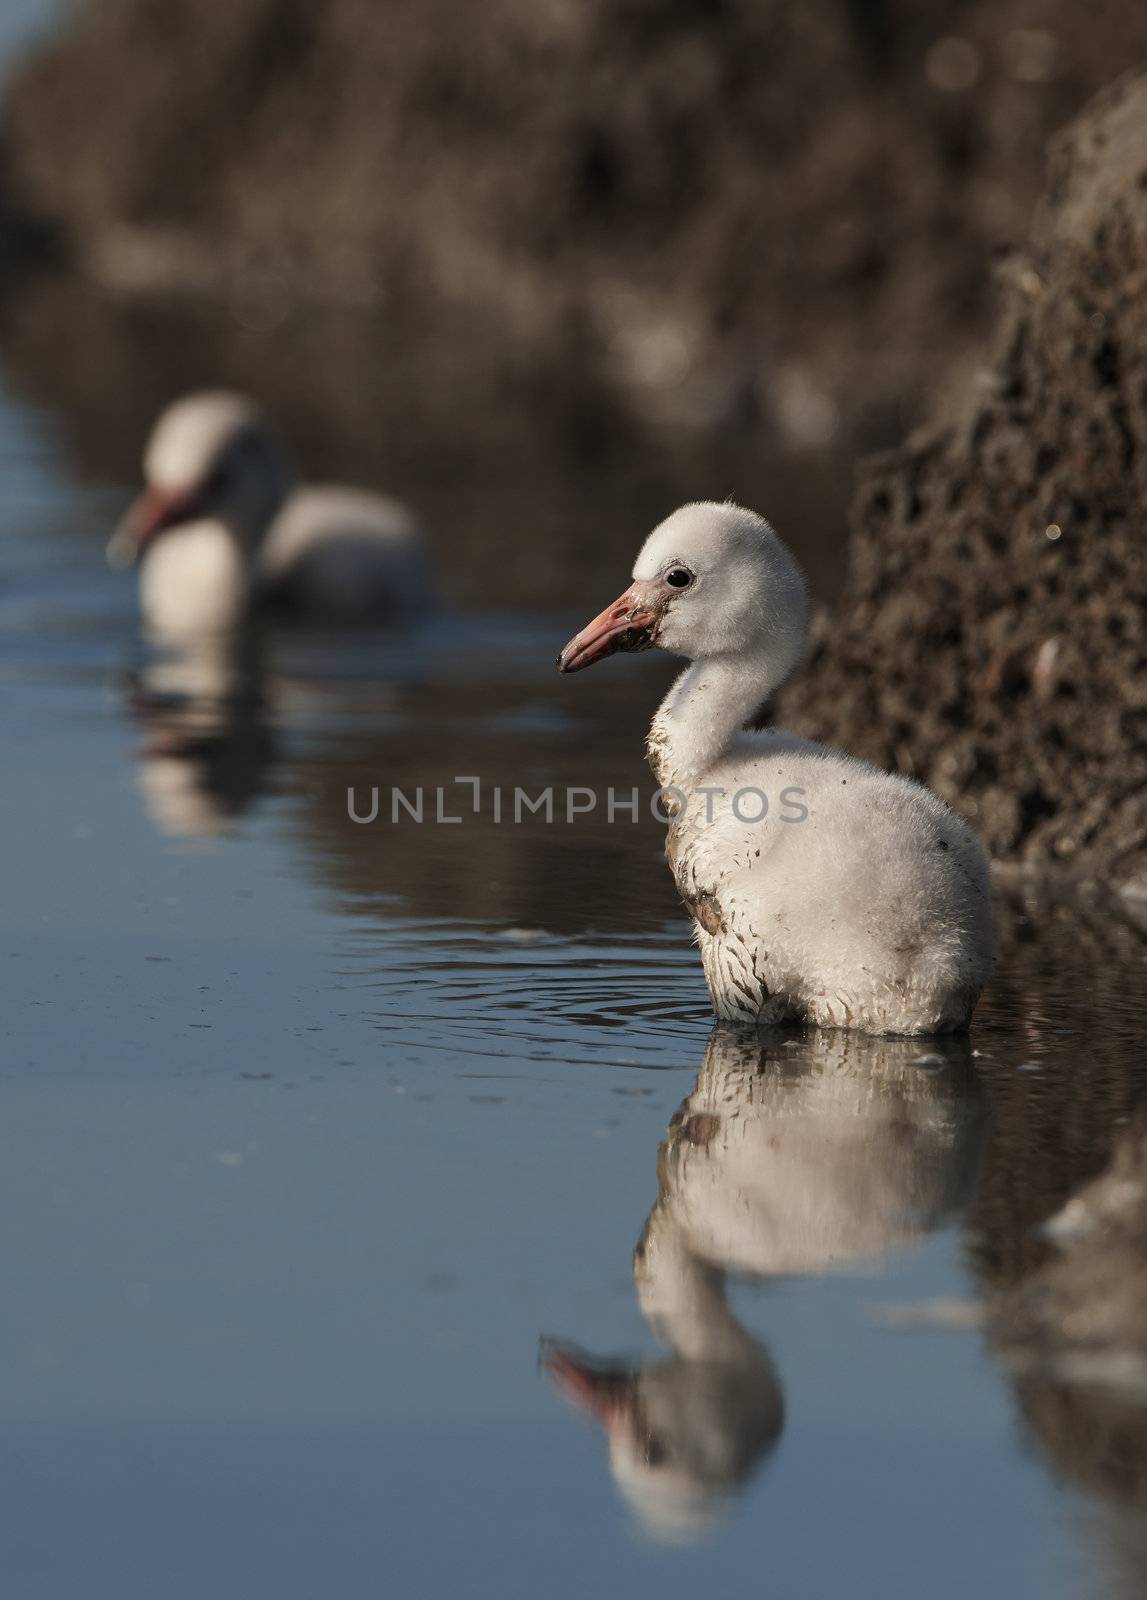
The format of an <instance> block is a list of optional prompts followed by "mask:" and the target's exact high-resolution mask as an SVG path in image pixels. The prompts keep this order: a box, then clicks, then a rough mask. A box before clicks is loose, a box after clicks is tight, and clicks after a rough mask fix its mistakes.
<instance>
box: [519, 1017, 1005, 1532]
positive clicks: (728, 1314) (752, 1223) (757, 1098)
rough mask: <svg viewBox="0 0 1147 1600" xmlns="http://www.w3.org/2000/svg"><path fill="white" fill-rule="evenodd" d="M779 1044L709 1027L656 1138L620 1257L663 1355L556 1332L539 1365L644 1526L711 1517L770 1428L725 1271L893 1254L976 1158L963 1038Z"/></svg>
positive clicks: (955, 1199)
mask: <svg viewBox="0 0 1147 1600" xmlns="http://www.w3.org/2000/svg"><path fill="white" fill-rule="evenodd" d="M802 1043H803V1044H804V1048H803V1049H802V1051H801V1052H799V1053H797V1052H795V1051H789V1050H785V1051H778V1050H774V1049H771V1048H770V1045H769V1044H768V1042H764V1041H762V1040H761V1039H760V1038H758V1037H756V1036H746V1035H745V1034H744V1033H743V1032H740V1031H733V1030H729V1029H724V1028H721V1027H718V1028H717V1029H716V1030H715V1031H714V1033H713V1035H712V1037H711V1039H710V1041H709V1046H708V1049H707V1051H706V1054H705V1061H704V1064H703V1066H702V1068H701V1071H700V1073H699V1074H698V1077H697V1082H696V1085H695V1086H694V1089H693V1092H692V1094H691V1095H690V1096H689V1098H688V1099H687V1100H686V1101H685V1102H684V1104H683V1105H682V1106H681V1108H680V1110H679V1111H678V1112H677V1114H676V1116H675V1117H674V1118H673V1121H672V1123H671V1124H670V1127H669V1133H668V1137H667V1138H666V1140H665V1142H664V1143H663V1144H662V1145H661V1147H660V1150H659V1152H658V1161H657V1178H658V1197H657V1202H656V1204H655V1205H654V1207H653V1210H652V1211H651V1213H650V1215H649V1219H648V1221H647V1223H646V1226H645V1233H644V1235H643V1237H642V1240H641V1243H640V1244H639V1245H638V1247H637V1250H636V1252H635V1256H634V1269H633V1275H634V1282H635V1284H636V1287H637V1295H638V1301H639V1303H640V1306H641V1310H642V1314H643V1315H644V1316H645V1317H646V1318H647V1319H648V1320H649V1322H650V1324H651V1326H652V1327H653V1328H654V1330H655V1331H656V1333H657V1334H658V1336H659V1337H660V1338H661V1339H663V1340H664V1342H665V1343H667V1344H668V1345H669V1347H670V1349H671V1350H672V1355H671V1356H670V1357H669V1358H668V1359H667V1360H662V1361H655V1362H648V1361H647V1362H642V1363H640V1364H639V1365H636V1366H625V1365H622V1364H619V1363H616V1362H614V1363H603V1362H598V1361H596V1360H593V1359H592V1358H590V1357H588V1356H586V1355H585V1354H584V1353H582V1352H580V1351H577V1350H575V1349H574V1348H573V1347H571V1346H569V1345H565V1344H560V1343H558V1342H556V1341H552V1340H550V1341H546V1342H544V1344H543V1351H542V1356H543V1362H544V1364H545V1366H546V1369H547V1370H548V1372H549V1374H550V1376H551V1377H552V1378H553V1380H554V1382H555V1383H556V1384H557V1386H558V1387H559V1388H560V1389H561V1390H562V1392H563V1393H564V1394H565V1395H567V1396H568V1398H569V1399H570V1400H572V1401H573V1402H574V1403H575V1404H577V1405H579V1406H581V1407H582V1408H583V1409H585V1410H587V1411H589V1412H590V1413H592V1414H593V1415H594V1416H596V1417H597V1418H598V1419H599V1420H600V1422H601V1423H602V1424H603V1426H604V1427H605V1430H606V1432H607V1434H608V1436H609V1447H610V1466H611V1469H612V1471H613V1473H614V1476H615V1478H616V1480H617V1482H618V1485H619V1487H620V1488H621V1490H622V1492H623V1493H624V1494H625V1495H626V1496H627V1498H628V1499H630V1500H631V1501H632V1503H633V1504H634V1506H635V1507H636V1509H637V1511H638V1513H639V1514H640V1516H641V1517H642V1519H643V1520H644V1521H645V1522H646V1523H647V1524H648V1525H649V1526H650V1527H651V1528H652V1529H654V1530H657V1531H660V1532H664V1533H668V1534H671V1535H678V1536H683V1535H687V1534H689V1533H690V1532H692V1531H696V1530H698V1529H699V1528H701V1527H703V1526H704V1525H705V1524H706V1523H707V1522H709V1521H710V1520H711V1519H712V1517H713V1516H714V1514H715V1513H716V1512H717V1510H718V1509H719V1508H720V1506H721V1504H722V1503H723V1501H724V1500H725V1499H726V1498H727V1497H728V1495H729V1494H730V1493H731V1492H732V1491H733V1490H734V1489H736V1488H737V1487H738V1486H739V1485H740V1484H741V1483H743V1482H744V1481H745V1480H746V1479H747V1478H748V1476H749V1474H750V1473H751V1472H752V1470H753V1468H754V1467H755V1466H756V1465H757V1463H758V1462H759V1461H760V1460H761V1458H762V1456H763V1455H764V1454H765V1452H766V1451H767V1450H768V1449H769V1448H770V1446H772V1445H773V1444H774V1443H775V1441H776V1439H777V1437H778V1435H779V1433H780V1429H781V1422H782V1415H783V1405H782V1397H781V1389H780V1384H779V1381H778V1378H777V1374H776V1371H775V1369H774V1367H773V1363H772V1361H771V1359H770V1357H769V1354H768V1351H767V1350H766V1349H765V1347H764V1346H763V1345H762V1344H761V1343H760V1342H759V1341H758V1340H757V1339H755V1338H754V1337H753V1336H752V1335H751V1334H750V1333H749V1332H748V1331H747V1330H746V1329H745V1328H744V1327H743V1326H742V1325H741V1324H740V1323H739V1322H738V1321H737V1318H736V1317H735V1316H734V1314H733V1311H732V1309H731V1308H730V1306H729V1303H728V1299H727V1297H726V1293H725V1274H726V1273H727V1272H736V1273H742V1274H746V1275H749V1276H752V1277H757V1278H768V1277H772V1276H774V1275H776V1274H782V1273H783V1274H794V1273H819V1272H824V1271H827V1270H830V1269H831V1268H833V1267H839V1266H843V1265H845V1264H847V1263H849V1262H853V1261H856V1260H860V1259H863V1258H869V1257H874V1256H879V1255H882V1254H886V1253H888V1252H890V1251H895V1250H902V1249H905V1248H907V1247H908V1246H910V1245H911V1244H912V1243H913V1242H914V1241H915V1240H916V1239H917V1238H919V1237H920V1236H921V1235H923V1234H925V1233H927V1232H929V1231H930V1230H931V1229H933V1228H935V1227H937V1226H939V1225H940V1224H941V1223H942V1222H944V1221H945V1220H946V1219H947V1218H948V1217H950V1216H951V1215H952V1214H953V1213H954V1212H956V1211H957V1210H959V1209H960V1208H961V1207H962V1205H963V1204H964V1201H965V1199H966V1197H967V1196H968V1194H969V1192H970V1190H971V1186H972V1183H973V1181H974V1178H975V1173H976V1170H977V1165H978V1148H979V1140H978V1137H977V1134H978V1129H979V1126H980V1120H981V1119H980V1117H979V1114H978V1107H979V1101H978V1098H977V1096H976V1093H975V1088H974V1083H973V1080H972V1079H971V1076H970V1072H969V1071H968V1056H969V1050H968V1046H967V1045H966V1044H965V1043H964V1042H963V1041H960V1040H951V1041H948V1042H946V1044H945V1046H944V1060H945V1066H944V1069H943V1070H940V1071H934V1072H932V1071H927V1072H926V1071H924V1070H922V1069H921V1067H920V1066H918V1065H916V1064H915V1060H916V1058H918V1056H919V1046H913V1045H912V1044H910V1043H909V1041H907V1040H902V1039H877V1038H866V1037H864V1036H861V1035H856V1034H848V1033H842V1032H832V1033H828V1032H822V1033H818V1034H814V1035H812V1036H810V1038H809V1039H808V1040H807V1041H802Z"/></svg>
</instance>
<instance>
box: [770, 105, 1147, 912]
mask: <svg viewBox="0 0 1147 1600" xmlns="http://www.w3.org/2000/svg"><path fill="white" fill-rule="evenodd" d="M1009 278H1010V288H1009V294H1008V304H1007V307H1006V310H1005V312H1004V314H1003V318H1002V323H1001V326H1000V329H999V333H998V339H997V345H996V354H995V358H994V362H993V364H992V366H991V369H990V372H989V373H987V374H985V375H984V376H983V377H982V378H981V379H980V380H979V381H977V382H975V383H970V384H969V385H968V386H967V387H966V389H965V390H964V391H963V393H962V394H961V396H960V397H959V399H958V405H957V407H956V408H954V410H953V412H952V415H951V419H950V420H949V421H948V423H947V424H946V425H944V426H942V427H939V428H936V429H934V430H932V431H928V432H925V433H922V434H920V435H918V436H916V437H914V438H912V439H910V440H909V441H908V443H907V444H906V445H905V446H904V447H903V448H902V449H899V450H897V451H895V452H892V453H890V454H886V455H884V456H880V457H877V458H875V459H874V460H873V461H872V462H871V463H870V464H869V465H868V466H867V468H866V470H865V471H864V472H863V473H862V477H861V482H860V486H859V490H858V496H857V499H856V502H855V507H854V522H853V534H852V543H851V571H850V577H849V580H848V583H847V586H846V591H845V595H844V598H843V599H842V601H841V603H840V605H839V608H838V609H837V610H836V612H835V615H834V617H833V620H832V623H831V626H830V627H829V626H825V627H824V629H823V631H822V636H821V638H820V639H819V642H818V643H817V645H816V648H815V650H814V652H813V657H812V660H811V662H810V663H809V665H808V668H807V669H806V670H805V671H804V672H802V674H801V677H800V679H799V681H798V682H797V683H795V684H794V685H793V686H792V688H791V689H790V690H789V691H788V693H787V694H786V695H785V697H784V706H783V711H784V715H785V716H786V718H788V719H791V720H793V721H796V722H799V723H800V724H801V725H803V726H805V727H807V728H812V729H815V731H816V732H817V733H818V734H819V735H821V736H823V737H827V738H830V739H833V740H838V741H840V742H841V743H843V744H845V745H846V746H848V747H849V748H851V749H854V750H856V751H857V752H858V753H861V754H865V755H867V756H870V757H871V758H872V759H874V760H876V761H879V762H886V763H889V764H891V765H894V766H899V767H901V768H903V769H905V770H908V771H912V772H915V773H918V774H919V775H920V776H921V777H923V778H924V779H925V780H926V781H927V782H929V783H930V784H932V785H934V786H935V788H936V789H938V790H939V791H940V792H941V793H942V794H944V795H946V796H947V797H948V798H950V799H951V800H952V801H953V803H954V804H956V805H957V806H958V807H959V809H961V810H962V811H964V812H965V813H966V814H968V815H969V816H971V817H972V819H973V820H974V821H975V823H976V825H977V826H978V828H979V829H980V831H981V833H982V835H983V837H984V839H985V841H986V842H987V844H988V845H989V846H990V848H991V850H992V852H993V854H994V855H995V856H996V857H997V858H999V859H1002V860H1005V861H1013V862H1019V863H1024V864H1027V865H1036V866H1038V865H1045V864H1052V863H1054V864H1059V865H1067V866H1069V867H1071V868H1073V869H1076V870H1079V871H1081V872H1083V873H1085V874H1103V875H1109V876H1111V877H1112V878H1114V879H1115V880H1116V881H1118V882H1121V883H1123V884H1125V885H1128V886H1136V887H1138V888H1139V889H1140V890H1147V550H1145V546H1144V537H1143V515H1144V512H1143V508H1144V506H1145V505H1147V78H1144V77H1139V78H1137V79H1129V80H1124V81H1123V82H1121V83H1120V84H1117V85H1116V86H1114V87H1113V88H1111V89H1110V90H1109V91H1107V92H1105V93H1104V94H1103V95H1101V96H1100V97H1099V99H1098V100H1097V101H1096V102H1095V103H1094V104H1093V105H1092V106H1091V107H1090V108H1089V109H1088V110H1087V111H1086V112H1085V113H1084V114H1083V115H1082V116H1081V117H1080V118H1079V120H1078V121H1077V122H1076V123H1075V125H1074V126H1073V127H1072V128H1071V129H1070V130H1069V131H1068V132H1067V133H1065V134H1064V135H1063V136H1062V137H1061V138H1059V139H1058V140H1057V141H1056V143H1055V144H1054V145H1053V148H1052V154H1051V163H1050V175H1049V182H1048V186H1047V191H1046V194H1045V196H1044V198H1043V201H1042V204H1041V206H1040V208H1039V212H1038V216H1037V219H1036V223H1035V226H1034V229H1033V233H1032V236H1031V241H1030V245H1029V247H1028V248H1027V250H1026V251H1025V252H1024V253H1023V254H1017V255H1016V256H1015V257H1014V259H1013V261H1012V263H1011V270H1010V273H1009Z"/></svg>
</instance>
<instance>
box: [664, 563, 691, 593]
mask: <svg viewBox="0 0 1147 1600" xmlns="http://www.w3.org/2000/svg"><path fill="white" fill-rule="evenodd" d="M665 581H666V583H667V584H668V585H669V587H670V588H671V589H687V588H688V587H689V585H690V584H691V583H692V582H693V574H692V573H691V572H690V571H689V568H688V567H670V568H669V571H668V572H667V573H666V574H665Z"/></svg>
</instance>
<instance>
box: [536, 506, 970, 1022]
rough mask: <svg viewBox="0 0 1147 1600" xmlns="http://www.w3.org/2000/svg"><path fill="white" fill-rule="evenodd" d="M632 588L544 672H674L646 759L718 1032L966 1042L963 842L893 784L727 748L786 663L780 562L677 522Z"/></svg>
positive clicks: (644, 561)
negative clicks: (625, 654) (722, 1024)
mask: <svg viewBox="0 0 1147 1600" xmlns="http://www.w3.org/2000/svg"><path fill="white" fill-rule="evenodd" d="M633 577H634V581H633V583H632V584H631V585H630V587H629V588H628V589H627V590H626V591H625V593H624V594H623V595H622V596H621V598H620V599H619V600H616V601H615V602H614V604H613V605H612V606H609V607H608V608H607V609H606V610H605V611H603V612H602V613H601V615H600V616H599V617H597V618H595V619H594V621H593V622H591V623H590V624H589V626H588V627H587V628H585V629H583V631H582V632H581V633H579V634H578V635H577V636H576V638H574V639H571V641H570V642H569V644H568V645H567V646H566V648H565V649H564V650H563V652H562V654H561V657H560V666H561V669H562V671H563V672H578V671H580V670H581V668H583V667H587V666H589V665H590V664H591V663H592V662H594V661H598V660H600V659H601V658H602V657H603V656H606V655H610V654H612V653H613V652H614V651H615V650H635V649H644V648H646V647H648V646H650V645H657V646H658V647H659V648H661V649H663V650H669V651H671V652H672V653H673V654H674V655H680V656H685V657H687V658H688V660H689V661H690V662H691V663H692V664H691V665H690V666H689V667H688V669H687V670H686V671H685V672H684V673H683V674H682V676H681V677H680V678H678V680H677V682H676V683H675V684H674V685H673V687H672V688H671V689H670V691H669V693H668V695H667V696H666V697H665V699H664V700H663V702H662V704H661V707H660V709H659V710H658V712H657V715H656V716H655V717H654V719H653V725H652V728H651V730H650V734H649V754H650V760H651V763H652V765H653V769H654V772H655V773H656V775H657V779H658V782H659V783H661V784H663V785H666V786H669V787H672V788H674V789H676V790H678V791H680V792H681V794H682V795H683V796H685V797H686V800H687V803H686V804H685V805H684V806H683V808H681V809H679V812H678V815H677V817H676V819H675V820H674V821H673V823H671V825H670V832H669V854H670V860H671V862H672V865H673V870H674V875H675V877H676V879H677V885H678V888H679V889H680V891H681V894H682V895H683V897H684V899H685V900H686V902H687V904H688V905H689V907H690V908H691V910H692V913H693V918H694V921H695V923H696V929H697V939H698V942H699V944H700V947H701V955H702V959H703V961H704V964H705V976H706V978H707V979H708V982H709V992H710V994H711V995H712V998H713V1007H714V1010H715V1011H716V1013H717V1015H718V1016H719V1017H721V1018H723V1019H724V1020H726V1021H730V1022H766V1023H768V1022H778V1021H782V1020H785V1019H788V1018H798V1019H801V1020H805V1021H809V1022H814V1023H819V1024H821V1025H822V1026H827V1027H849V1028H857V1029H861V1030H864V1031H866V1032H870V1033H906V1034H911V1033H933V1032H944V1031H946V1030H949V1029H953V1028H962V1027H964V1026H965V1025H966V1024H967V1022H968V1020H969V1018H970V1017H971V1014H972V1010H973V1008H974V1006H975V1004H976V1000H977V998H978V996H979V993H980V990H981V988H982V987H983V984H984V980H985V978H986V977H987V974H988V969H989V966H990V963H991V954H992V935H991V909H990V904H989V898H988V871H987V863H986V862H985V860H984V856H983V852H982V851H981V849H980V847H979V845H978V843H977V842H976V839H975V838H974V836H973V835H972V833H971V832H970V831H969V829H968V828H966V827H965V826H964V824H963V823H962V822H960V821H959V820H958V819H957V818H956V817H955V816H953V814H952V813H951V812H950V811H949V810H948V808H947V806H946V805H944V803H943V802H942V801H941V800H939V799H937V797H936V796H935V795H934V794H931V793H929V791H928V790H927V789H924V788H921V786H920V785H919V784H917V783H913V782H911V781H910V780H909V779H907V778H903V777H898V776H893V775H891V774H889V773H886V772H878V771H877V770H876V769H875V768H873V767H870V766H867V765H865V764H864V763H863V762H859V761H854V760H852V759H850V758H849V757H847V756H843V755H841V754H839V753H838V752H836V751H833V750H827V749H825V748H824V747H823V746H820V745H814V744H810V743H809V742H808V741H807V740H805V739H799V738H796V737H795V736H794V735H792V734H789V733H784V732H782V731H781V730H779V729H776V728H768V729H765V730H763V731H759V732H747V731H745V730H746V729H747V728H748V727H749V726H750V725H751V724H752V723H753V721H754V719H755V718H756V717H757V715H758V713H759V712H760V709H761V707H762V705H763V704H764V702H765V701H766V700H767V699H768V697H769V696H770V695H771V694H772V693H773V692H774V690H776V689H778V688H779V687H780V685H781V683H782V682H783V681H784V679H785V678H786V677H787V676H788V674H789V673H790V672H791V671H792V669H793V667H794V666H795V664H796V662H797V659H798V658H799V656H800V653H801V650H802V648H803V645H804V640H805V592H804V583H803V581H802V579H801V575H800V573H799V571H798V570H797V566H796V563H795V562H794V561H793V558H792V556H791V555H790V554H789V552H788V550H787V549H786V548H785V546H784V545H783V544H782V543H781V542H780V540H779V539H778V538H777V536H776V534H775V533H774V532H773V530H772V529H771V528H770V527H769V525H768V524H767V523H766V522H764V521H762V519H761V518H760V517H758V516H755V515H754V514H753V513H752V512H751V511H744V510H741V509H740V508H739V507H738V506H732V505H710V504H702V505H691V506H685V507H683V508H682V509H681V510H680V511H676V512H674V514H673V515H672V516H671V517H669V518H668V519H667V520H666V521H665V522H663V523H662V524H661V525H660V527H658V528H655V529H654V531H653V532H652V533H651V534H650V536H649V538H648V539H647V540H646V542H645V545H644V547H643V548H642V551H641V554H640V555H639V556H638V558H637V564H636V566H635V567H634V571H633ZM786 791H788V792H789V794H790V795H791V796H795V797H799V800H800V807H799V809H797V808H795V807H794V809H792V810H791V811H789V812H788V813H787V818H788V820H786V813H785V812H784V810H783V807H781V806H777V807H774V809H773V811H772V812H771V813H770V814H769V815H768V816H767V817H766V818H765V819H764V820H761V818H762V811H761V806H762V802H763V801H765V800H766V799H770V798H771V799H772V800H773V801H782V802H783V800H784V797H785V794H786ZM739 796H740V797H741V804H740V806H738V803H737V801H738V797H739ZM703 797H704V798H703ZM745 797H747V799H748V805H747V806H746V804H745ZM679 805H680V802H679ZM778 810H779V811H780V813H781V814H780V815H779V816H778V815H777V811H778ZM802 812H803V813H805V814H804V815H802ZM797 819H799V820H797Z"/></svg>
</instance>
